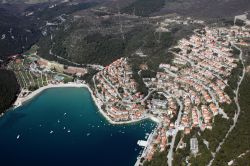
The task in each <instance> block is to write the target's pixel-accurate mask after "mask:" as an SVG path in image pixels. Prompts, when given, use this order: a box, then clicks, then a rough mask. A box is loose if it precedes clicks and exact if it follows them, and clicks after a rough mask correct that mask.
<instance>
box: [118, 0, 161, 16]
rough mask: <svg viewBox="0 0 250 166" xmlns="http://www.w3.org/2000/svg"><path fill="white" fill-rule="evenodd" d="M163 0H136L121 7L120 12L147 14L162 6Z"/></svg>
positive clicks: (138, 14)
mask: <svg viewBox="0 0 250 166" xmlns="http://www.w3.org/2000/svg"><path fill="white" fill-rule="evenodd" d="M164 4H165V0H153V1H152V0H137V1H135V2H134V3H132V4H130V5H129V6H127V7H125V8H124V9H122V12H124V13H129V14H135V15H137V16H149V15H151V14H152V13H155V12H157V11H159V10H160V9H161V8H163V7H164Z"/></svg>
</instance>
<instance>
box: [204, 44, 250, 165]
mask: <svg viewBox="0 0 250 166" xmlns="http://www.w3.org/2000/svg"><path fill="white" fill-rule="evenodd" d="M232 46H233V47H235V48H236V49H237V50H239V51H240V56H239V58H240V61H241V64H242V65H243V73H242V76H241V78H240V80H239V82H238V84H237V89H236V91H235V95H236V96H235V98H234V101H235V104H236V106H237V112H236V113H235V115H234V119H233V121H234V123H233V125H232V126H231V127H230V129H229V130H228V132H227V134H226V136H225V137H224V139H223V140H222V141H221V142H220V144H219V146H218V147H217V148H216V151H215V153H213V157H212V159H211V160H210V162H209V164H208V166H211V165H212V164H213V161H214V159H215V156H216V154H217V153H218V152H219V151H220V149H221V146H222V145H223V144H224V142H225V140H226V139H227V137H228V136H229V134H230V133H231V132H232V131H233V129H234V128H235V125H236V123H237V121H238V118H239V115H240V112H241V109H240V104H239V89H240V85H241V83H242V81H243V79H244V77H245V74H246V68H245V65H244V62H243V57H242V56H243V52H242V50H241V49H240V48H239V47H238V46H236V45H235V44H232Z"/></svg>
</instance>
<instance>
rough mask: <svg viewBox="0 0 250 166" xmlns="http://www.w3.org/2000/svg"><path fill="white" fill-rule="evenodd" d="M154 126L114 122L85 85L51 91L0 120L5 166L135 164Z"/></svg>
mask: <svg viewBox="0 0 250 166" xmlns="http://www.w3.org/2000/svg"><path fill="white" fill-rule="evenodd" d="M154 127H155V124H154V123H153V122H151V121H143V122H140V123H136V124H128V125H111V124H109V123H108V122H107V121H106V120H105V119H104V118H103V117H102V115H101V114H100V113H99V112H98V110H97V108H96V106H95V104H94V102H93V100H92V98H91V95H90V93H89V91H88V90H87V89H85V88H54V89H49V90H46V91H44V92H42V93H41V94H40V95H38V96H37V97H35V98H34V99H33V100H32V101H30V102H28V103H27V104H25V105H24V106H22V107H20V108H17V109H15V110H13V111H9V112H8V113H7V114H5V116H4V117H2V118H0V165H1V166H16V165H18V166H40V165H41V166H50V165H51V166H52V165H53V166H57V165H58V166H64V165H65V166H131V165H133V164H134V163H135V161H136V157H137V156H138V154H139V152H140V151H141V148H140V147H139V146H138V145H137V141H138V140H139V139H145V136H146V133H150V132H151V131H152V130H153V129H154ZM18 136H19V138H18ZM17 138H18V139H17Z"/></svg>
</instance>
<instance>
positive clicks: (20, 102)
mask: <svg viewBox="0 0 250 166" xmlns="http://www.w3.org/2000/svg"><path fill="white" fill-rule="evenodd" d="M68 87H69V88H70V87H72V88H86V89H87V90H88V91H89V93H90V95H91V98H92V100H93V102H94V104H95V106H96V107H97V109H98V113H100V114H101V115H102V116H103V117H104V118H105V120H107V121H108V122H109V123H110V124H113V125H124V124H132V123H138V122H141V121H143V120H147V119H149V120H151V121H153V122H154V123H156V128H157V127H158V126H159V124H160V120H159V119H157V118H156V117H154V116H152V115H146V116H145V117H144V118H142V119H138V120H131V121H125V122H115V121H113V120H112V119H111V118H110V117H109V116H108V115H107V114H106V113H105V111H104V110H103V109H102V108H101V104H100V101H98V98H96V97H95V95H94V93H93V91H92V89H91V88H90V87H89V85H88V84H84V83H73V82H71V83H67V84H64V83H62V84H57V85H54V84H49V85H47V86H44V87H41V88H39V89H37V90H35V91H33V92H31V93H30V94H28V95H27V96H25V97H20V95H19V96H18V97H17V99H16V101H15V103H14V104H13V107H12V110H13V109H16V108H18V107H20V106H22V105H23V104H25V103H26V102H29V101H30V100H32V99H33V98H34V97H36V96H38V95H39V94H41V93H42V92H43V91H45V90H47V89H51V88H68ZM1 116H4V114H2V115H1ZM1 116H0V117H1ZM156 128H155V129H156ZM155 129H154V130H153V131H152V132H151V133H150V135H153V133H154V132H155ZM147 141H149V138H148V139H147ZM146 152H147V147H144V148H143V151H142V154H139V156H137V159H136V162H135V166H137V165H138V164H139V163H140V159H141V158H142V157H143V156H144V155H145V153H146Z"/></svg>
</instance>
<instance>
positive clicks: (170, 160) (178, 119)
mask: <svg viewBox="0 0 250 166" xmlns="http://www.w3.org/2000/svg"><path fill="white" fill-rule="evenodd" d="M163 94H164V95H167V96H171V97H173V98H175V99H176V101H177V103H178V105H179V106H180V109H179V113H178V117H177V120H176V121H175V132H174V133H173V136H172V141H171V144H170V149H169V151H168V155H167V159H168V166H172V161H173V150H174V143H175V138H176V135H177V133H178V131H179V129H178V127H179V125H180V121H181V115H182V110H183V104H182V102H181V101H180V99H179V98H176V97H175V96H173V95H171V94H170V93H169V92H167V94H166V93H163Z"/></svg>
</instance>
